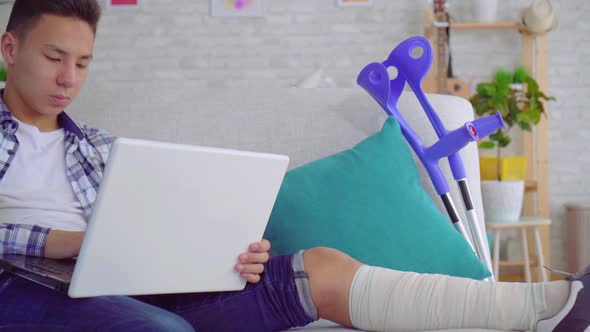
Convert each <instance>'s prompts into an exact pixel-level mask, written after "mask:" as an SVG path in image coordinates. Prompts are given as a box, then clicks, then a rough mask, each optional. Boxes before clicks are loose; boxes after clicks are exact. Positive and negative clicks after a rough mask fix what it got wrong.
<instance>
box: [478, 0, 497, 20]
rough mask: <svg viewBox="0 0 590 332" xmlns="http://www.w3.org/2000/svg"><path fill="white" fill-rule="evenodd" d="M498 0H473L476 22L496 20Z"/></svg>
mask: <svg viewBox="0 0 590 332" xmlns="http://www.w3.org/2000/svg"><path fill="white" fill-rule="evenodd" d="M497 12H498V0H473V16H474V18H475V21H476V22H495V21H496V14H497Z"/></svg>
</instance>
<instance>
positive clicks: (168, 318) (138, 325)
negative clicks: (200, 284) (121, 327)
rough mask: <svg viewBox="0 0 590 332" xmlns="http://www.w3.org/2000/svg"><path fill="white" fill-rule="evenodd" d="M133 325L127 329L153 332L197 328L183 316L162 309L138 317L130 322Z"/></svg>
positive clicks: (184, 330)
mask: <svg viewBox="0 0 590 332" xmlns="http://www.w3.org/2000/svg"><path fill="white" fill-rule="evenodd" d="M130 323H131V325H132V326H129V327H128V328H129V329H125V330H126V331H151V332H168V331H175V332H176V331H179V332H195V329H194V328H193V327H192V326H191V325H190V324H189V323H188V322H187V321H186V320H184V319H183V318H182V317H180V316H178V315H176V314H174V313H171V312H168V311H162V312H159V313H157V314H153V313H152V314H151V315H149V316H143V317H138V318H137V320H136V321H135V322H130Z"/></svg>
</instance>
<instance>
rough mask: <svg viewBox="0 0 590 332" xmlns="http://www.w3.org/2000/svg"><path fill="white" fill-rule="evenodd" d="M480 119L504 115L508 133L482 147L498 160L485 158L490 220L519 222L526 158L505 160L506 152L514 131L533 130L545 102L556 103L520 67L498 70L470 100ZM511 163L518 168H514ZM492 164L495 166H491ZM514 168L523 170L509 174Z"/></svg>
mask: <svg viewBox="0 0 590 332" xmlns="http://www.w3.org/2000/svg"><path fill="white" fill-rule="evenodd" d="M469 100H470V102H471V104H472V105H473V107H474V109H475V113H476V114H477V115H478V116H484V115H491V114H495V113H496V112H497V111H500V113H502V117H503V119H504V122H505V123H506V127H507V128H506V130H502V129H500V130H498V131H497V132H495V133H494V134H491V135H490V136H489V137H488V138H487V139H486V140H485V141H483V142H481V143H480V144H479V147H480V148H482V149H495V150H496V157H495V158H493V157H492V158H489V157H482V158H481V160H480V164H481V166H482V167H481V171H482V172H481V173H482V196H483V197H484V211H485V213H486V219H489V220H491V221H515V220H518V218H519V217H520V212H521V210H522V201H523V197H524V169H525V168H526V161H525V160H524V157H510V158H507V157H502V152H503V149H504V148H506V147H507V146H509V145H510V143H511V142H512V138H511V136H510V135H511V134H512V133H513V132H514V129H519V130H524V131H531V130H532V128H533V127H534V126H535V125H537V124H538V123H539V121H540V120H541V117H542V116H544V115H545V108H544V102H546V101H550V100H555V98H554V97H550V96H547V95H546V94H545V93H544V92H542V91H541V90H540V89H539V84H538V82H537V81H536V80H535V79H534V78H533V77H532V76H531V75H530V74H529V73H528V72H527V71H526V69H525V68H524V67H518V68H516V69H515V70H514V71H507V70H498V71H496V72H495V73H494V76H493V79H492V80H491V81H489V82H481V83H479V84H478V85H477V87H476V93H475V94H474V95H473V96H472V97H471V98H470V99H469ZM510 162H512V163H515V164H516V166H517V167H514V166H511V165H510ZM490 165H491V167H490ZM510 169H520V170H519V171H517V172H516V174H512V175H511V174H509V173H510Z"/></svg>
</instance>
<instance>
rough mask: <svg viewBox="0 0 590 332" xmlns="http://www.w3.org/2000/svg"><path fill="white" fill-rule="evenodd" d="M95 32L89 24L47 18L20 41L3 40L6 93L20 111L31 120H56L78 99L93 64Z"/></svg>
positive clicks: (10, 37) (11, 37)
mask: <svg viewBox="0 0 590 332" xmlns="http://www.w3.org/2000/svg"><path fill="white" fill-rule="evenodd" d="M93 48H94V32H93V31H92V28H91V27H90V26H89V25H88V24H87V23H86V22H84V21H82V20H80V19H77V18H69V17H61V16H56V15H42V16H41V17H40V18H39V21H38V22H37V23H36V24H35V25H34V26H33V27H32V28H31V29H30V30H29V31H28V32H27V33H25V34H24V36H22V37H21V38H19V37H17V36H16V35H15V34H12V33H5V34H4V35H3V36H2V54H3V56H4V59H5V61H6V63H7V64H8V76H9V78H8V82H7V89H8V88H9V87H10V88H11V89H13V90H14V91H12V92H14V93H12V94H11V95H13V96H15V97H16V99H17V100H13V102H14V103H15V104H16V105H13V106H15V107H19V108H22V109H21V110H20V111H21V112H24V113H27V114H29V115H32V116H40V117H47V116H48V117H54V116H56V115H57V114H59V113H60V112H61V111H62V110H63V109H64V108H66V107H67V106H68V105H69V104H70V102H71V101H72V100H73V99H74V98H75V97H76V96H77V95H78V93H79V92H80V88H81V87H82V85H83V84H84V81H85V80H86V76H87V74H88V65H89V64H90V61H91V59H92V50H93Z"/></svg>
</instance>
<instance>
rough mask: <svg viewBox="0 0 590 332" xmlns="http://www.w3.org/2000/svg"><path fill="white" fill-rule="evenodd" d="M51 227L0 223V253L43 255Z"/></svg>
mask: <svg viewBox="0 0 590 332" xmlns="http://www.w3.org/2000/svg"><path fill="white" fill-rule="evenodd" d="M50 231H51V228H46V227H40V226H37V225H24V224H3V223H0V253H3V254H20V255H28V256H43V254H44V249H45V242H46V240H47V236H48V234H49V232H50Z"/></svg>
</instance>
